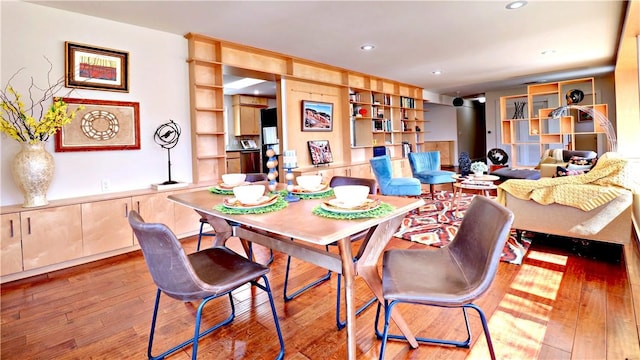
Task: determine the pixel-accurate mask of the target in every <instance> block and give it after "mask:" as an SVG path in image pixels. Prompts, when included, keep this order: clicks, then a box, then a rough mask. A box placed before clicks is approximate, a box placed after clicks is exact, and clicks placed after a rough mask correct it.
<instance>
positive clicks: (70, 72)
mask: <svg viewBox="0 0 640 360" xmlns="http://www.w3.org/2000/svg"><path fill="white" fill-rule="evenodd" d="M64 63H65V74H66V76H65V85H66V86H67V87H70V88H83V89H95V90H109V91H121V92H129V53H128V52H125V51H120V50H113V49H106V48H100V47H96V46H91V45H84V44H76V43H72V42H68V41H67V42H65V61H64Z"/></svg>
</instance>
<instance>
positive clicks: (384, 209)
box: [312, 203, 394, 220]
mask: <svg viewBox="0 0 640 360" xmlns="http://www.w3.org/2000/svg"><path fill="white" fill-rule="evenodd" d="M393 209H394V207H393V206H391V205H389V204H387V203H380V206H378V207H377V208H375V209H371V210H369V211H365V212H360V213H335V212H332V211H327V210H325V209H323V208H322V207H321V206H320V205H318V206H316V207H315V208H314V209H313V211H312V213H313V214H314V215H318V216H322V217H326V218H331V219H341V220H351V219H363V218H372V217H379V216H384V215H387V214H389V213H390V212H392V211H393Z"/></svg>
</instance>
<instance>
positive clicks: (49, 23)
mask: <svg viewBox="0 0 640 360" xmlns="http://www.w3.org/2000/svg"><path fill="white" fill-rule="evenodd" d="M0 17H1V33H0V36H1V40H2V41H1V59H2V61H1V65H0V71H1V72H0V75H1V76H0V78H1V84H2V87H3V88H4V86H5V85H6V84H7V81H8V79H9V78H10V77H11V76H12V75H13V74H14V73H15V72H16V71H17V70H18V69H20V68H23V67H24V68H25V69H24V70H23V71H22V72H21V75H22V76H20V77H18V78H15V79H14V80H13V81H12V85H13V86H14V88H15V89H16V90H17V91H19V92H21V93H22V94H25V93H26V91H27V81H29V77H31V76H33V78H34V81H35V82H36V83H37V84H43V85H44V84H46V80H47V78H46V75H47V70H48V68H49V64H48V63H47V62H46V60H45V59H44V58H43V56H46V57H47V58H48V59H49V60H50V61H51V62H52V63H53V72H52V78H53V79H59V78H61V77H62V75H63V74H64V42H65V41H71V42H77V43H84V44H90V45H94V46H98V47H106V48H112V49H117V50H122V51H127V52H129V65H130V70H129V82H130V90H129V92H128V93H120V92H109V91H96V90H85V89H78V90H76V91H74V92H73V94H72V95H71V96H72V97H77V98H86V99H100V100H120V101H133V102H139V103H140V142H141V149H140V150H127V151H92V152H67V153H56V152H54V139H53V138H50V139H49V141H48V143H47V144H46V148H47V149H48V150H49V151H50V152H51V154H52V155H53V157H54V160H55V166H56V168H55V174H54V179H53V182H52V184H51V187H50V188H49V191H48V198H49V200H55V199H61V198H71V197H78V196H86V195H95V194H99V193H101V192H102V188H101V183H102V180H108V181H109V182H110V185H111V186H110V187H111V189H110V191H111V192H117V191H126V190H134V189H142V188H148V187H149V186H150V184H152V183H159V182H163V181H165V180H167V179H168V170H167V150H165V149H162V148H161V147H160V146H158V145H157V144H155V142H154V141H153V134H154V132H155V130H156V128H157V127H158V126H159V125H160V124H162V123H165V122H167V121H169V119H172V120H174V121H175V122H177V123H178V124H179V125H180V126H181V127H182V137H181V138H180V142H179V143H178V145H177V146H176V147H175V148H174V149H172V150H171V160H172V163H173V166H172V176H171V177H172V179H173V180H177V181H185V182H191V181H192V174H191V149H190V147H191V139H190V130H191V129H190V125H189V88H188V67H187V63H186V61H185V60H186V58H187V41H186V39H184V38H183V37H182V36H179V35H174V34H169V33H164V32H159V31H155V30H151V29H147V28H142V27H137V26H131V25H126V24H123V23H118V22H113V21H109V20H104V19H100V18H94V17H89V16H85V15H80V14H75V13H71V12H66V11H60V10H56V9H52V8H48V7H43V6H38V5H34V4H29V3H24V2H13V1H0ZM65 90H68V89H65ZM59 95H64V93H63V94H59ZM0 149H1V150H2V152H1V155H0V156H1V157H0V160H1V166H2V168H1V169H2V171H1V178H0V189H1V192H0V194H1V199H0V205H10V204H20V203H22V200H23V199H22V194H21V193H20V192H19V190H18V189H17V187H16V186H15V184H14V182H13V179H12V176H11V171H10V167H11V159H12V158H13V157H14V155H15V154H16V153H17V152H18V151H19V150H20V145H19V143H18V142H16V141H14V140H13V139H11V138H8V137H6V136H5V135H2V136H0Z"/></svg>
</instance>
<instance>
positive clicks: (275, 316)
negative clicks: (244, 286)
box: [251, 275, 284, 360]
mask: <svg viewBox="0 0 640 360" xmlns="http://www.w3.org/2000/svg"><path fill="white" fill-rule="evenodd" d="M262 279H263V280H264V285H261V284H260V283H258V282H257V281H252V282H251V283H252V284H253V285H254V286H256V287H259V288H260V289H262V290H264V291H265V292H266V293H267V295H269V304H270V305H271V314H272V315H273V322H274V324H275V326H276V332H277V333H278V341H279V342H280V352H279V353H278V356H276V359H277V360H281V359H283V358H284V339H283V338H282V331H281V330H280V322H279V321H278V314H277V313H276V305H275V302H274V301H273V293H272V292H271V287H270V286H269V280H267V276H266V275H263V276H262Z"/></svg>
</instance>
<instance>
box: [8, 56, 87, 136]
mask: <svg viewBox="0 0 640 360" xmlns="http://www.w3.org/2000/svg"><path fill="white" fill-rule="evenodd" d="M50 64H51V63H50ZM20 71H22V69H20V70H18V72H16V74H14V75H13V76H12V77H11V78H10V79H9V82H8V83H7V85H6V86H5V88H4V90H0V99H1V100H2V105H1V108H2V115H1V116H0V132H3V133H5V134H7V135H8V136H9V137H11V138H13V139H15V140H16V141H18V142H28V143H30V144H35V143H38V142H40V141H47V140H48V139H49V136H51V135H54V134H55V133H56V132H58V130H60V128H62V127H63V126H64V125H66V124H68V123H70V122H71V120H73V118H74V117H75V116H76V111H72V112H71V113H69V112H68V109H67V106H68V105H67V104H66V103H65V102H64V101H62V99H61V98H60V97H54V94H55V93H56V92H57V91H58V90H60V89H61V88H62V87H63V86H64V81H63V80H62V79H60V80H58V81H57V82H56V83H55V84H53V85H51V82H49V87H48V88H46V89H44V90H42V89H40V88H38V87H37V86H36V85H35V84H34V82H33V78H32V79H31V85H30V86H29V99H30V101H31V103H30V106H29V107H27V106H25V104H24V102H23V101H22V97H21V95H20V94H19V93H18V92H17V91H15V89H14V88H13V87H12V86H11V80H12V79H13V78H14V77H15V76H16V75H17V74H18V73H19V72H20ZM49 73H51V68H50V69H49ZM35 90H39V91H42V94H41V95H40V96H38V97H37V98H34V92H35ZM49 101H52V103H51V106H49V107H45V104H46V103H48V102H49ZM45 108H46V109H47V110H46V111H45ZM80 109H82V107H79V108H78V110H80ZM38 119H39V120H38Z"/></svg>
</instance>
